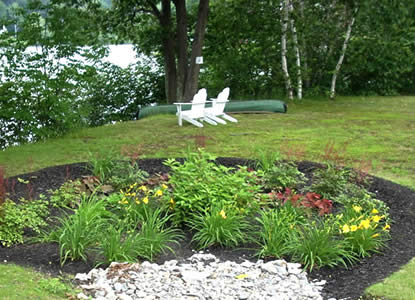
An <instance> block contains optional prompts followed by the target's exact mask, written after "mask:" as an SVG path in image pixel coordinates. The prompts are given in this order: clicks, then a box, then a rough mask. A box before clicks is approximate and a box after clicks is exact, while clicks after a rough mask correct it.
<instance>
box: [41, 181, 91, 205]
mask: <svg viewBox="0 0 415 300" xmlns="http://www.w3.org/2000/svg"><path fill="white" fill-rule="evenodd" d="M48 192H50V193H51V195H50V198H49V201H50V203H51V204H52V206H54V207H62V208H63V207H68V208H75V207H76V206H77V205H79V202H80V201H81V198H82V197H83V196H85V193H84V192H82V190H81V181H80V180H75V181H72V180H68V181H66V182H65V183H64V184H62V185H61V187H60V188H59V189H57V190H54V191H53V190H49V191H48Z"/></svg>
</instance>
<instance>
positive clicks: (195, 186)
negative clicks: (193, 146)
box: [165, 150, 260, 223]
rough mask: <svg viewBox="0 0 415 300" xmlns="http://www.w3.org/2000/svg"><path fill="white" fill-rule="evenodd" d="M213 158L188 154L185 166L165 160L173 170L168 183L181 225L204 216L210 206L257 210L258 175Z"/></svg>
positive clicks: (203, 153) (200, 153) (176, 217)
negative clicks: (190, 218)
mask: <svg viewBox="0 0 415 300" xmlns="http://www.w3.org/2000/svg"><path fill="white" fill-rule="evenodd" d="M213 159H214V156H212V155H210V154H208V153H207V152H204V151H203V150H199V151H198V152H196V153H188V155H187V157H186V160H185V162H184V163H183V164H181V163H179V162H178V161H176V160H174V159H169V160H167V161H165V165H167V166H169V167H170V168H171V174H170V178H169V184H171V186H172V188H173V191H172V197H173V200H174V202H175V203H174V214H175V215H174V220H175V221H176V222H177V223H182V222H183V221H185V220H186V219H188V218H189V217H191V215H193V214H202V213H203V212H205V211H206V209H207V208H209V207H211V206H221V205H222V206H223V207H227V208H234V209H243V210H245V211H246V212H247V213H249V212H252V211H255V210H256V209H257V207H258V201H257V200H256V195H257V193H258V192H259V190H260V186H259V185H258V183H257V177H256V173H255V172H249V171H248V170H247V168H246V167H241V168H239V169H237V170H235V169H233V168H228V167H225V166H223V165H217V164H215V163H214V162H213Z"/></svg>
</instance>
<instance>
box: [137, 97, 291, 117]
mask: <svg viewBox="0 0 415 300" xmlns="http://www.w3.org/2000/svg"><path fill="white" fill-rule="evenodd" d="M190 106H191V104H190V103H189V105H188V106H186V105H183V106H182V109H184V110H186V109H190ZM209 106H211V104H210V103H209V102H208V103H207V104H206V107H209ZM176 112H177V109H176V105H173V104H171V105H156V106H145V107H143V108H141V109H140V112H139V114H138V118H139V119H142V118H145V117H148V116H152V115H158V114H175V113H176ZM225 112H229V113H277V112H279V113H286V112H287V105H286V104H285V103H284V102H283V101H280V100H246V101H229V102H228V103H226V106H225Z"/></svg>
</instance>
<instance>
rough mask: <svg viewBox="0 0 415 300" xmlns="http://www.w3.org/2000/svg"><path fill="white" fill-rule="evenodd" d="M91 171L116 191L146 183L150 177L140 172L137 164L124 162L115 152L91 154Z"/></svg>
mask: <svg viewBox="0 0 415 300" xmlns="http://www.w3.org/2000/svg"><path fill="white" fill-rule="evenodd" d="M89 157H90V158H89V169H90V171H91V172H92V174H93V175H94V176H96V177H98V178H99V180H100V182H101V183H103V184H110V185H112V186H113V187H114V188H115V189H122V188H124V187H127V186H128V185H131V184H134V183H139V182H142V181H144V179H145V178H146V177H147V176H148V174H147V173H146V172H145V171H142V170H140V168H139V167H138V164H137V162H135V161H133V162H130V161H127V160H123V157H121V156H120V155H118V154H117V153H115V152H114V151H104V152H101V153H99V154H97V155H93V154H92V153H90V154H89Z"/></svg>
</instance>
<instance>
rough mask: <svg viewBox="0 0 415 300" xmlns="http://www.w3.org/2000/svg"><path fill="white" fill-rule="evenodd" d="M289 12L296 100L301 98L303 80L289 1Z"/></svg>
mask: <svg viewBox="0 0 415 300" xmlns="http://www.w3.org/2000/svg"><path fill="white" fill-rule="evenodd" d="M289 12H290V28H291V34H292V37H293V47H294V53H295V63H296V68H297V97H298V99H300V100H301V99H302V98H303V79H302V76H301V57H300V49H299V47H298V37H297V29H296V27H295V24H294V19H293V17H292V15H293V12H294V6H293V3H292V1H289Z"/></svg>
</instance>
